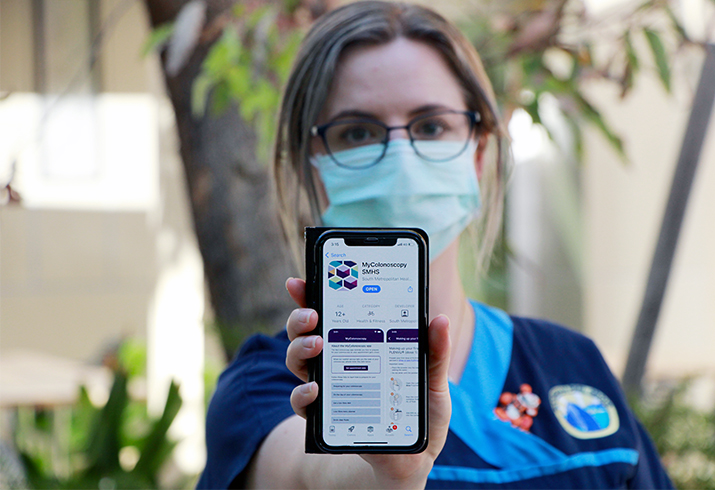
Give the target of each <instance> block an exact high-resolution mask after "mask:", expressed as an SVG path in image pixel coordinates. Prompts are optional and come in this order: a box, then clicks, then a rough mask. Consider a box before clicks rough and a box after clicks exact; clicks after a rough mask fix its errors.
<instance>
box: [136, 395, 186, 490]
mask: <svg viewBox="0 0 715 490" xmlns="http://www.w3.org/2000/svg"><path fill="white" fill-rule="evenodd" d="M181 404H182V400H181V395H179V385H177V384H176V383H174V382H173V381H172V382H171V386H169V393H168V395H167V397H166V405H164V413H162V415H161V418H160V419H159V420H157V421H156V422H155V423H154V425H153V427H152V429H151V432H149V434H148V435H147V436H146V438H145V439H144V441H143V443H142V444H141V446H140V451H141V455H140V456H139V461H137V464H136V466H135V467H134V469H133V470H132V473H134V474H136V475H141V476H142V477H144V478H147V479H149V480H150V481H152V483H154V484H156V482H155V481H154V476H155V475H156V474H157V472H158V471H159V468H160V467H161V465H162V464H163V463H164V461H165V460H166V458H167V457H168V456H169V454H171V449H172V448H173V446H174V444H173V443H172V442H170V441H169V440H168V439H167V432H168V430H169V427H170V426H171V424H172V422H173V421H174V419H175V418H176V414H178V413H179V409H180V408H181Z"/></svg>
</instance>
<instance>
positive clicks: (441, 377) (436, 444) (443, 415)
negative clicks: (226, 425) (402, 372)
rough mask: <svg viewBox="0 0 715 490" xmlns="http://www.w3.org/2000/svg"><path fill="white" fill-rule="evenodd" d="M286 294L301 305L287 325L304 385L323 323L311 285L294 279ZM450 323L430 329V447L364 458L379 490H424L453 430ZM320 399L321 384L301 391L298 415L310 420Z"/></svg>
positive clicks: (292, 360)
mask: <svg viewBox="0 0 715 490" xmlns="http://www.w3.org/2000/svg"><path fill="white" fill-rule="evenodd" d="M286 289H287V290H288V293H289V294H290V296H291V298H293V300H294V301H295V302H296V303H297V304H298V306H299V308H297V309H295V310H294V311H293V312H292V313H291V315H290V317H288V322H287V324H286V329H287V331H288V338H289V339H290V341H291V343H290V345H289V346H288V351H287V354H286V365H287V366H288V369H290V371H291V372H292V373H293V374H295V375H296V376H298V377H299V378H300V379H301V380H303V381H307V380H308V368H307V361H308V359H311V358H313V357H315V356H317V355H318V354H319V353H320V352H321V350H322V349H323V339H322V338H321V337H320V336H317V335H308V334H309V333H310V332H312V331H313V329H315V327H316V325H317V323H318V313H317V312H316V311H315V310H312V309H309V308H306V307H305V306H306V303H305V281H303V280H302V279H294V278H290V279H288V281H286ZM449 354H450V339H449V319H447V317H446V316H444V315H440V316H438V317H437V318H435V319H434V320H432V322H431V323H430V325H429V392H428V393H429V445H428V446H427V449H426V450H425V451H424V452H422V453H420V454H399V455H386V454H364V455H361V456H362V458H363V459H364V460H365V461H367V462H368V463H370V465H371V466H372V469H373V472H374V475H375V479H376V484H377V486H378V487H385V488H387V487H390V488H399V487H404V488H417V487H424V485H425V483H426V481H427V475H428V474H429V472H430V470H431V469H432V464H433V463H434V460H435V459H437V456H439V453H440V452H441V451H442V448H443V447H444V442H445V440H446V438H447V432H448V430H449V419H450V416H451V413H452V402H451V400H450V397H449V383H448V381H447V372H448V368H449V358H450V356H449ZM317 396H318V385H317V383H315V382H314V381H313V382H310V383H305V384H302V385H300V386H297V387H296V388H295V389H294V390H293V393H292V394H291V397H290V402H291V406H292V407H293V410H294V411H295V413H296V414H298V415H300V416H301V417H303V418H305V416H306V407H307V406H308V405H310V404H311V403H312V402H313V401H314V400H315V399H316V397H317Z"/></svg>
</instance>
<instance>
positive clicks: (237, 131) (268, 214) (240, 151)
mask: <svg viewBox="0 0 715 490" xmlns="http://www.w3.org/2000/svg"><path fill="white" fill-rule="evenodd" d="M187 2H188V0H145V4H146V7H147V10H148V13H149V18H150V21H151V25H152V26H153V27H157V26H158V25H161V24H163V23H165V22H169V21H173V20H174V19H175V18H176V15H177V13H178V12H179V10H181V8H182V7H183V5H184V4H185V3H187ZM234 2H235V0H207V1H206V4H207V9H206V25H208V24H210V22H211V21H212V19H214V18H215V17H216V16H217V15H218V14H220V13H222V12H224V11H225V10H226V8H228V7H230V5H231V4H232V3H234ZM209 48H210V44H209V43H205V44H199V45H198V46H197V47H196V50H195V51H194V53H193V54H192V55H191V58H190V59H189V61H188V62H187V63H186V65H185V66H184V67H183V69H182V70H181V71H180V73H179V74H178V75H176V76H173V77H172V76H169V75H167V73H166V69H165V63H166V60H165V56H164V55H162V67H163V68H164V78H165V81H166V87H167V90H168V93H169V97H170V99H171V103H172V105H173V108H174V113H175V115H176V125H177V129H178V133H179V140H180V143H181V158H182V161H183V164H184V170H185V174H186V182H187V185H188V190H189V197H190V200H191V209H192V214H193V220H194V228H195V231H196V235H197V238H198V243H199V249H200V251H201V256H202V258H203V263H204V271H205V276H206V281H207V283H208V287H209V292H210V296H211V305H212V307H213V310H214V315H215V322H216V326H217V327H218V330H219V332H220V335H221V340H222V343H223V347H224V351H225V354H226V358H227V359H230V358H231V357H233V355H234V353H235V351H236V349H237V348H238V347H239V346H240V344H241V343H242V342H243V340H244V339H245V338H246V336H247V335H249V334H251V333H253V332H256V331H275V330H277V329H279V328H280V327H281V326H283V324H284V322H285V320H286V318H287V314H288V312H289V311H290V309H291V308H293V307H294V305H292V302H291V301H290V298H289V297H288V294H287V293H286V292H285V288H284V282H285V279H286V278H287V277H288V276H289V275H290V274H295V272H294V270H293V267H292V265H291V260H290V258H289V257H290V256H289V254H288V253H287V249H286V247H285V245H284V242H283V238H282V234H281V231H280V227H279V221H278V218H277V215H276V205H275V199H274V197H273V190H272V185H271V178H270V167H269V165H268V163H267V162H259V161H258V160H257V158H256V151H255V150H256V135H255V132H254V131H253V129H252V128H251V126H250V125H249V124H248V123H246V122H245V121H243V120H242V118H241V116H240V114H239V112H238V110H237V107H236V106H235V105H234V106H229V107H228V109H227V110H226V111H224V112H223V113H222V114H221V115H212V114H210V111H207V113H206V114H205V115H204V116H203V117H200V118H196V117H194V116H193V115H192V113H191V87H192V84H193V81H194V79H195V78H196V76H197V75H198V74H199V72H200V69H201V64H202V62H203V60H204V58H205V57H206V55H207V53H208V51H209Z"/></svg>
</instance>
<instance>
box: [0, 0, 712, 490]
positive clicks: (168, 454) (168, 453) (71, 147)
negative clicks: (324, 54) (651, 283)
mask: <svg viewBox="0 0 715 490" xmlns="http://www.w3.org/2000/svg"><path fill="white" fill-rule="evenodd" d="M338 4H339V2H337V3H336V2H331V1H325V0H305V1H303V0H290V1H288V0H285V1H273V2H271V1H258V0H256V1H251V2H241V1H239V2H233V1H230V0H192V1H178V0H176V1H167V0H143V1H142V0H0V199H1V200H2V206H0V438H1V440H2V442H1V443H0V488H20V487H36V488H45V487H53V488H61V487H63V488H80V487H81V488H102V489H112V488H145V487H147V486H149V487H158V486H162V487H172V488H178V487H187V488H189V487H192V486H193V485H194V483H195V479H196V475H197V474H198V473H199V472H200V471H201V470H202V469H203V465H204V462H205V449H204V446H203V444H204V442H203V437H204V434H203V431H204V428H203V423H204V414H205V407H206V405H207V403H208V400H209V398H210V396H211V393H212V390H213V386H214V384H215V381H216V378H217V376H218V374H219V373H220V372H221V370H222V369H223V367H224V366H225V364H226V363H227V362H228V361H229V360H230V358H231V357H232V356H233V354H234V353H235V352H236V349H237V348H238V347H239V346H240V345H241V343H242V342H243V340H244V339H245V338H246V336H248V335H250V334H252V333H255V332H275V331H277V330H279V329H280V328H282V325H283V322H284V321H285V318H286V317H287V312H289V311H290V310H291V309H292V306H291V304H290V301H289V298H288V296H287V294H286V293H285V290H284V287H283V283H284V281H285V278H286V277H288V276H289V275H296V274H299V272H298V270H297V269H296V268H295V267H294V266H293V265H292V264H293V262H292V261H291V257H290V253H289V252H288V250H287V248H286V247H285V246H284V245H283V239H282V235H281V232H280V229H279V223H278V220H277V218H276V216H275V209H276V208H275V202H274V199H273V197H272V193H271V191H272V183H271V179H270V174H269V171H270V165H269V160H270V155H271V148H270V142H271V140H272V138H273V133H274V118H275V114H276V110H277V106H278V103H279V99H280V87H281V86H282V83H283V82H284V81H285V79H286V76H287V73H288V70H289V68H290V63H291V60H292V57H293V55H294V53H295V51H296V48H297V46H298V43H299V42H300V39H301V37H302V36H303V35H304V34H305V32H306V30H307V29H308V28H309V26H310V24H311V22H312V21H313V20H314V18H316V17H317V16H319V15H320V14H321V13H323V12H324V11H326V10H328V9H330V8H333V7H334V6H336V5H338ZM431 6H432V7H433V8H437V10H438V11H440V12H441V13H443V14H444V15H445V16H447V17H449V18H451V19H453V20H455V21H456V22H458V24H459V25H460V27H462V29H463V30H464V32H465V34H467V36H468V37H469V38H470V40H471V41H472V42H473V43H474V44H475V46H476V47H477V49H478V51H479V52H480V54H481V55H482V57H483V60H484V64H485V67H486V69H487V72H488V73H489V75H490V78H491V79H492V81H493V83H494V87H495V91H496V93H497V97H498V99H499V103H500V106H501V110H502V112H503V114H504V120H505V125H506V126H507V127H508V130H509V134H510V137H511V140H512V147H513V162H512V163H511V165H510V168H509V190H508V195H507V209H506V215H505V224H504V232H503V239H502V241H501V243H500V244H499V247H498V249H497V252H496V254H495V258H494V260H493V261H492V266H491V268H490V272H489V273H488V274H485V275H482V276H478V277H476V276H475V279H474V280H473V281H469V282H468V284H467V285H466V286H467V288H468V290H469V292H470V294H471V295H472V296H474V297H476V298H477V299H480V300H483V301H486V302H488V303H491V304H494V305H497V306H500V307H503V308H505V309H507V310H508V311H509V312H511V313H514V314H519V315H528V316H534V317H543V318H550V319H552V320H555V321H557V322H560V323H562V324H565V325H567V326H569V327H570V328H573V329H576V330H578V331H581V332H583V333H585V334H587V335H589V336H590V337H591V338H593V339H594V341H595V342H596V344H597V345H598V346H599V348H600V349H601V350H602V352H603V354H604V356H605V357H606V359H607V361H608V363H609V365H610V366H611V369H612V370H613V371H614V373H615V374H616V375H617V376H618V377H621V376H622V375H623V373H624V370H625V369H626V364H627V360H628V359H629V355H630V356H631V358H632V359H634V358H636V357H637V356H635V355H634V354H633V351H634V350H633V349H632V344H633V345H636V346H638V345H640V346H641V347H643V346H644V345H645V351H646V353H647V354H648V355H647V363H645V365H644V369H645V376H644V378H643V382H642V383H641V380H640V375H638V376H636V377H637V383H636V386H637V387H638V390H636V391H635V392H634V393H635V395H634V397H633V403H634V405H635V407H636V410H637V411H639V413H640V414H641V416H642V418H643V419H644V421H645V422H646V424H647V425H649V428H650V429H651V431H652V433H653V435H654V438H655V439H656V443H657V445H658V448H659V450H660V451H661V455H662V456H663V458H664V461H665V463H666V465H667V466H668V469H669V472H670V473H671V476H673V478H674V479H675V480H676V482H678V484H679V486H680V487H681V488H715V355H713V354H714V353H715V166H714V165H713V163H714V162H715V123H712V122H711V123H710V124H709V126H708V125H707V120H708V118H709V116H710V113H711V112H712V94H710V95H709V96H708V93H707V90H700V91H698V90H697V87H698V83H699V80H701V76H702V77H703V79H704V80H708V78H707V72H708V70H705V71H703V67H704V66H709V70H710V72H711V73H710V75H709V76H710V78H709V80H710V81H713V80H715V78H713V77H715V65H714V64H710V65H707V64H705V60H706V55H707V53H708V52H709V51H708V48H707V43H708V42H709V43H712V42H715V2H713V1H712V0H672V1H666V0H647V1H636V2H632V1H626V0H568V1H567V0H509V1H496V0H483V1H477V0H450V1H444V2H440V4H439V5H434V3H432V4H431ZM710 53H711V56H710V57H711V58H713V56H715V55H713V54H712V53H713V51H712V48H710ZM713 59H715V58H713ZM711 63H713V61H711ZM713 84H715V82H713ZM694 108H695V109H698V108H700V109H701V111H700V112H701V116H702V115H703V114H705V116H704V122H705V123H704V124H703V117H701V119H700V123H699V124H696V125H694V126H695V127H690V128H688V121H689V118H690V117H691V111H693V109H694ZM686 128H688V130H689V131H691V132H695V133H697V132H698V131H700V132H701V133H702V134H703V143H702V145H699V144H697V145H693V144H692V141H693V140H692V139H691V140H688V141H690V142H691V143H690V144H689V145H686V148H690V150H692V149H693V147H697V148H696V149H697V150H698V151H696V152H695V155H694V156H692V158H690V160H689V164H690V166H691V168H692V169H694V170H693V173H692V175H693V176H694V178H693V180H692V186H689V181H687V179H685V180H686V181H687V182H684V181H683V179H682V178H680V177H676V176H679V175H681V174H679V173H678V172H677V171H676V168H677V166H678V165H677V164H678V161H679V157H681V158H680V160H687V158H684V157H682V153H683V152H682V150H683V142H684V140H686ZM687 134H691V133H687ZM696 139H697V138H696ZM691 153H692V152H691ZM686 163H688V162H686ZM696 166H697V168H695V167H696ZM672 186H674V187H675V188H680V189H681V190H683V189H684V191H683V192H684V195H685V196H686V197H687V207H685V208H684V209H685V213H684V215H683V216H682V219H680V218H678V217H677V216H676V217H675V222H677V224H678V225H681V224H682V226H679V227H677V226H676V227H675V228H673V227H670V228H668V227H666V228H662V226H663V223H664V216H665V215H666V214H667V213H666V208H667V206H666V203H667V202H668V196H669V195H670V193H671V188H672ZM666 221H667V220H666ZM671 221H672V220H671ZM663 233H664V234H665V235H666V236H670V237H671V238H672V237H675V238H677V248H676V249H675V254H674V258H673V261H672V268H671V269H670V274H669V275H667V274H666V276H667V279H668V280H667V287H666V288H665V294H664V296H663V300H662V302H660V301H656V304H657V305H658V307H659V308H657V311H659V312H660V315H659V316H658V315H656V316H655V318H653V316H652V315H651V316H650V317H649V318H651V319H652V320H653V321H652V322H651V324H652V326H654V327H657V328H655V334H654V335H653V336H652V344H649V343H647V342H645V343H644V342H643V341H642V337H639V339H641V340H638V341H636V342H635V343H633V342H632V339H633V335H634V329H635V326H636V323H637V322H638V319H639V314H640V313H641V310H642V307H643V302H644V296H645V291H646V287H647V286H646V285H647V283H648V280H649V276H650V275H652V274H651V268H652V262H653V257H654V253H655V250H656V242H657V241H658V237H659V234H663ZM463 259H464V260H463V267H465V269H466V270H473V268H474V259H473V254H472V253H471V250H470V244H469V240H465V243H464V247H463ZM661 262H662V263H664V262H663V261H661ZM668 264H669V262H668ZM656 265H658V262H657V261H656ZM661 265H662V264H661ZM465 276H470V274H469V273H467V274H465ZM656 282H657V281H656ZM661 282H663V281H661ZM651 310H652V309H651ZM641 316H642V315H641ZM631 362H633V363H635V364H634V365H637V364H638V362H637V360H636V361H631ZM635 372H636V373H638V370H637V369H636V370H635Z"/></svg>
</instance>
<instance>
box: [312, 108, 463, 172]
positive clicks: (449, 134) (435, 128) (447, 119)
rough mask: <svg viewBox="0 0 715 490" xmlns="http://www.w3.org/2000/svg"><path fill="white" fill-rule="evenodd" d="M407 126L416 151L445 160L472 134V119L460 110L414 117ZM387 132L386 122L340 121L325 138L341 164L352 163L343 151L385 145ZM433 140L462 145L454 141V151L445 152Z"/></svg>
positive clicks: (455, 153)
mask: <svg viewBox="0 0 715 490" xmlns="http://www.w3.org/2000/svg"><path fill="white" fill-rule="evenodd" d="M407 129H408V131H409V135H410V139H411V140H412V145H413V147H414V149H415V151H417V153H419V154H420V155H421V156H423V157H424V158H427V159H429V160H434V161H442V160H448V159H450V158H452V157H454V156H456V155H458V154H459V153H461V151H462V150H463V149H464V147H465V146H466V144H467V143H468V140H469V138H470V136H471V129H472V119H471V118H470V116H469V115H467V114H464V113H459V112H448V113H441V114H431V115H426V116H420V117H418V118H415V119H413V120H412V121H410V123H409V125H408V128H407ZM387 132H388V129H387V128H386V127H385V126H383V125H382V124H378V123H376V122H373V121H369V120H357V121H345V122H340V121H338V122H336V123H333V124H331V125H330V126H329V127H327V128H326V130H325V142H326V144H327V146H328V148H327V149H328V151H329V152H330V153H331V154H332V156H333V158H334V159H335V160H336V161H337V163H338V164H340V165H345V166H350V162H349V161H347V160H345V161H341V159H340V156H341V155H340V152H342V151H345V150H352V149H355V148H360V147H363V146H368V145H375V144H380V145H385V144H386V142H387ZM434 141H445V142H455V143H463V145H453V148H454V150H453V152H452V153H449V152H447V154H445V151H444V147H438V146H435V145H430V144H429V143H430V142H434ZM378 159H379V158H378ZM376 162H377V161H376ZM376 162H375V163H376ZM363 164H364V162H363Z"/></svg>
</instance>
